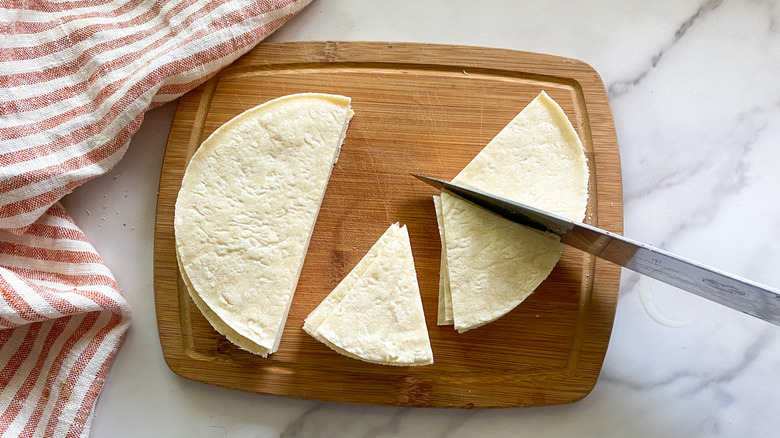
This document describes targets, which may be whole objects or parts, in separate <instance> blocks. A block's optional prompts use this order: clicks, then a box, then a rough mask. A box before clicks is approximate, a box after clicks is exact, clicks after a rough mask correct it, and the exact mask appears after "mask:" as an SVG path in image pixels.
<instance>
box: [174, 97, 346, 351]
mask: <svg viewBox="0 0 780 438" xmlns="http://www.w3.org/2000/svg"><path fill="white" fill-rule="evenodd" d="M352 114H353V112H352V110H351V109H350V99H349V98H347V97H343V96H334V95H326V94H297V95H291V96H285V97H281V98H278V99H275V100H272V101H269V102H267V103H265V104H262V105H260V106H257V107H255V108H252V109H250V110H248V111H246V112H244V113H242V114H240V115H238V116H237V117H235V118H233V119H232V120H230V121H229V122H227V123H225V124H224V125H223V126H221V127H220V128H219V129H217V130H216V131H214V133H213V134H212V135H211V136H210V137H209V138H208V139H207V140H206V141H205V142H203V144H202V145H201V146H200V148H199V149H198V151H197V152H196V153H195V154H194V155H193V157H192V160H191V161H190V163H189V165H188V167H187V170H186V172H185V174H184V178H183V180H182V185H181V190H180V192H179V195H178V198H177V201H176V213H175V220H174V229H175V233H176V251H177V257H178V260H179V266H180V271H181V275H182V279H183V280H184V282H185V284H186V286H187V289H188V291H189V293H190V296H192V299H193V301H194V302H195V304H196V305H197V306H198V308H199V309H200V310H201V312H202V313H203V315H204V316H205V317H206V319H208V321H209V322H210V323H211V325H212V326H213V327H214V328H215V329H216V330H217V331H218V332H220V333H222V334H223V335H224V336H225V337H227V338H228V339H229V340H230V341H231V342H233V343H235V344H236V345H238V346H239V347H241V348H243V349H245V350H248V351H250V352H252V353H255V354H259V355H262V356H266V355H268V354H269V353H273V352H274V351H276V350H277V348H278V347H279V342H280V339H281V335H282V331H283V328H284V324H285V321H286V320H287V314H288V311H289V309H290V303H291V302H292V297H293V293H294V291H295V288H296V286H297V283H298V277H299V275H300V272H301V267H302V265H303V261H304V258H305V256H306V251H307V249H308V246H309V239H310V238H311V234H312V231H313V229H314V224H315V221H316V219H317V214H318V212H319V208H320V204H321V202H322V198H323V195H324V193H325V188H326V186H327V184H328V180H329V178H330V173H331V170H332V168H333V165H334V164H335V162H336V160H337V158H338V154H339V149H340V146H341V143H342V141H343V140H344V136H345V134H346V129H347V124H348V123H349V120H350V119H351V117H352Z"/></svg>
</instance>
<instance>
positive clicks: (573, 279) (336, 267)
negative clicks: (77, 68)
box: [154, 42, 623, 407]
mask: <svg viewBox="0 0 780 438" xmlns="http://www.w3.org/2000/svg"><path fill="white" fill-rule="evenodd" d="M542 90H545V91H546V92H547V93H548V94H549V95H550V96H551V97H552V98H553V99H555V100H556V101H557V102H558V103H559V104H560V105H561V106H562V108H563V109H564V111H565V112H566V114H567V115H568V117H569V119H570V120H571V121H572V124H573V125H574V127H575V129H576V130H577V131H578V133H579V136H580V138H581V139H582V143H583V145H584V146H585V148H586V150H587V156H588V161H589V166H590V171H591V173H590V175H591V179H590V199H589V206H588V213H587V219H586V222H589V223H591V224H594V225H597V226H599V227H602V228H606V229H607V230H610V231H613V232H616V233H621V232H622V220H623V213H622V212H623V210H622V193H621V175H620V163H619V156H618V146H617V140H616V136H615V131H614V127H613V122H612V115H611V112H610V108H609V103H608V101H607V96H606V92H605V90H604V86H603V84H602V82H601V79H600V78H599V76H598V74H597V73H596V72H595V71H594V70H593V69H592V68H591V67H589V66H588V65H586V64H584V63H582V62H579V61H576V60H573V59H568V58H560V57H554V56H547V55H539V54H534V53H525V52H516V51H509V50H499V49H486V48H476V47H463V46H442V45H429V44H407V43H403V44H401V43H389V44H388V43H362V42H350V43H343V42H303V43H280V44H260V45H259V46H258V47H256V48H255V49H254V50H252V51H251V52H249V53H248V54H247V55H245V56H244V57H242V58H241V59H239V60H238V61H236V62H235V63H234V64H232V65H231V66H229V67H227V68H226V69H224V70H222V71H221V72H220V73H218V74H217V76H215V77H214V78H213V79H211V80H210V81H208V82H207V83H205V84H203V85H202V86H200V87H198V88H197V89H195V90H194V91H192V92H190V93H188V94H187V95H185V96H184V97H182V99H181V100H180V102H179V106H178V109H177V112H176V116H175V120H174V122H173V126H172V129H171V133H170V137H169V140H168V147H167V150H166V152H165V158H164V163H163V168H162V174H161V178H160V191H159V198H158V204H157V223H156V230H155V250H154V254H155V261H154V263H155V268H154V275H155V304H156V310H157V321H158V326H159V333H160V342H161V345H162V350H163V354H164V357H165V360H166V362H167V363H168V365H169V366H170V368H171V369H172V370H173V371H174V372H176V373H177V374H179V375H181V376H183V377H186V378H189V379H193V380H197V381H201V382H205V383H210V384H214V385H219V386H224V387H229V388H236V389H240V390H244V391H253V392H258V393H265V394H274V395H282V396H290V397H297V398H305V399H315V400H326V401H343V402H357V403H372V404H385V405H401V406H428V407H447V406H450V407H500V406H533V405H550V404H562V403H569V402H573V401H576V400H579V399H580V398H582V397H584V396H585V395H587V394H588V393H589V392H590V390H591V389H592V388H593V386H594V385H595V382H596V379H597V378H598V374H599V372H600V369H601V365H602V362H603V359H604V355H605V353H606V349H607V344H608V342H609V337H610V333H611V330H612V322H613V318H614V313H615V306H616V302H617V295H618V284H619V280H620V268H619V267H617V266H614V265H611V264H609V263H607V262H604V261H602V260H598V259H595V258H593V257H592V256H588V255H585V254H583V253H581V252H579V251H577V250H574V249H571V248H567V249H566V251H565V252H564V255H563V258H562V259H561V261H560V262H559V263H558V265H557V266H556V268H555V269H554V270H553V272H552V274H551V275H550V277H549V278H548V279H547V280H546V281H545V282H544V283H543V284H542V285H541V286H540V287H539V289H537V291H536V292H535V293H534V294H533V295H532V296H531V297H530V298H528V299H527V300H526V301H525V302H524V303H522V304H521V305H520V306H518V307H517V308H516V309H515V310H513V311H512V312H510V313H509V314H508V315H506V316H505V317H503V318H501V319H499V320H498V321H496V322H494V323H491V324H488V325H486V326H483V327H480V328H478V329H475V330H471V331H469V332H467V333H464V334H458V333H457V332H455V330H453V328H452V326H437V325H436V311H437V297H438V279H439V260H440V257H439V255H440V242H439V235H438V230H437V226H436V215H435V212H434V208H433V202H432V201H431V196H432V195H433V194H434V193H435V191H434V189H432V188H430V187H428V186H426V185H425V184H423V183H421V182H419V181H417V180H416V179H415V178H413V177H411V176H409V173H410V172H417V173H423V174H427V175H432V176H438V177H442V178H446V179H451V178H452V177H454V176H455V175H456V174H457V173H458V172H459V171H460V169H462V168H463V167H464V166H465V165H466V164H467V163H468V162H469V161H470V160H471V159H472V158H473V157H474V156H475V155H476V154H477V153H478V152H479V151H480V150H481V149H482V147H484V146H485V145H486V144H487V143H488V141H490V139H492V138H493V136H495V134H497V133H498V132H499V131H500V130H501V128H503V127H504V126H505V125H506V124H507V123H508V122H509V121H510V120H512V118H513V117H514V116H515V115H517V113H518V112H520V110H522V109H523V107H525V105H526V104H528V103H529V102H530V101H531V100H532V99H533V98H534V97H535V96H536V95H537V94H538V93H539V92H540V91H542ZM298 92H321V93H333V94H343V95H345V96H350V97H351V98H352V107H353V109H354V111H355V116H354V118H353V119H352V122H351V123H350V126H349V130H348V131H347V137H346V140H345V142H344V145H343V147H342V151H341V155H340V158H339V161H338V163H337V164H336V166H335V168H334V170H333V174H332V177H331V180H330V184H329V185H328V188H327V191H326V193H325V198H324V200H323V204H322V208H321V211H320V214H319V217H318V219H317V223H316V225H315V229H314V234H313V236H312V240H311V244H310V247H309V252H308V254H307V257H306V261H305V264H304V266H303V271H302V274H301V277H300V281H299V283H298V288H297V291H296V293H295V297H294V298H293V303H292V309H291V310H290V314H289V317H288V320H287V325H286V327H285V331H284V335H283V338H282V342H281V345H280V347H279V351H278V352H276V353H274V354H272V355H271V356H269V357H268V358H265V359H264V358H262V357H259V356H254V355H252V354H250V353H247V352H245V351H242V350H240V349H238V348H237V347H235V346H233V345H232V344H231V343H230V342H228V341H227V340H226V339H225V338H223V337H222V336H221V335H219V334H218V333H217V332H216V331H215V330H214V329H212V327H211V326H210V325H209V324H208V322H207V321H206V320H205V318H203V316H202V315H201V314H200V312H199V311H198V309H197V308H196V307H195V305H194V303H193V302H192V301H191V299H190V297H189V296H188V294H187V291H186V289H185V286H184V284H183V283H182V280H181V278H180V277H179V273H178V269H177V264H176V256H175V247H174V234H173V215H174V203H175V201H176V195H177V192H178V189H179V187H180V184H181V179H182V175H183V173H184V170H185V167H186V165H187V163H188V161H189V158H190V157H191V156H192V154H193V153H194V151H195V150H196V149H197V147H198V145H200V143H201V142H202V141H203V140H204V139H205V138H206V137H208V136H209V135H210V134H211V133H212V132H213V131H214V130H215V129H216V128H217V127H219V126H220V125H222V124H223V123H225V122H227V121H228V120H229V119H231V118H232V117H234V116H236V115H237V114H239V113H241V112H242V111H244V110H246V109H248V108H251V107H253V106H255V105H258V104H261V103H263V102H266V101H268V100H270V99H273V98H276V97H279V96H282V95H286V94H292V93H298ZM396 221H400V222H402V223H405V224H407V225H408V228H409V232H410V236H411V241H412V250H413V253H414V257H415V263H416V268H417V274H418V280H419V283H420V291H421V294H422V299H423V306H424V308H425V316H426V319H427V321H428V329H429V333H430V338H431V345H432V347H433V353H434V362H435V363H434V364H433V365H430V366H423V367H389V366H381V365H374V364H368V363H364V362H361V361H357V360H353V359H349V358H346V357H344V356H341V355H339V354H337V353H335V352H334V351H332V350H330V349H329V348H328V347H326V346H325V345H323V344H320V343H319V342H317V341H316V340H314V339H313V338H311V337H309V336H308V335H307V334H306V333H305V332H304V331H303V330H302V329H301V326H302V325H303V320H304V318H305V317H306V316H307V315H308V314H309V313H310V312H311V311H312V310H313V309H314V308H315V307H316V306H317V304H318V303H319V302H320V301H321V300H322V299H323V298H324V297H325V296H326V295H327V294H328V293H329V292H330V291H331V290H332V289H333V287H334V286H335V285H336V284H337V283H338V282H339V281H340V280H341V279H342V278H343V277H344V276H345V275H346V274H347V273H348V272H349V271H350V270H351V269H352V267H353V266H354V265H355V264H356V263H357V262H358V261H359V260H360V259H361V258H362V257H363V255H364V254H365V253H366V252H367V251H368V249H369V248H370V247H371V245H372V244H373V243H374V242H375V241H376V239H377V238H378V237H379V236H380V235H381V234H382V233H383V232H384V230H385V229H386V228H387V227H388V226H389V225H390V224H391V223H393V222H396Z"/></svg>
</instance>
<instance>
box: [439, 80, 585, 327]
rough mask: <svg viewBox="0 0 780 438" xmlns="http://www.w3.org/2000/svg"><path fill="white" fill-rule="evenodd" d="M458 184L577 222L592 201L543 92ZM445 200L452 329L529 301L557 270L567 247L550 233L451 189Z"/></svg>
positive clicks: (577, 146)
mask: <svg viewBox="0 0 780 438" xmlns="http://www.w3.org/2000/svg"><path fill="white" fill-rule="evenodd" d="M453 181H455V182H459V183H462V184H465V185H468V186H471V187H475V188H477V189H480V190H484V191H486V192H490V193H493V194H496V195H498V196H502V197H504V198H508V199H511V200H514V201H518V202H521V203H524V204H529V205H532V206H535V207H538V208H541V209H544V210H547V211H551V212H553V213H557V214H560V215H562V216H565V217H568V218H570V219H573V220H577V221H580V220H582V219H583V218H584V215H585V208H586V206H587V202H588V167H587V160H586V157H585V153H584V150H583V147H582V144H581V143H580V140H579V137H578V136H577V133H576V132H575V131H574V128H573V127H572V125H571V123H570V122H569V120H568V118H567V117H566V115H565V114H564V112H563V110H561V108H560V106H558V104H557V103H555V101H553V100H552V99H551V98H550V97H549V96H548V95H547V94H546V93H545V92H542V93H540V94H539V96H537V97H536V99H534V100H533V101H532V102H531V103H530V104H528V106H527V107H526V108H525V109H523V110H522V111H521V112H520V114H518V115H517V116H516V117H515V118H514V119H513V120H512V121H511V122H510V123H509V124H508V125H507V126H506V127H504V129H502V130H501V132H499V133H498V135H496V137H495V138H493V140H491V141H490V143H488V145H487V146H485V148H484V149H483V150H482V151H481V152H480V153H479V154H478V155H477V156H476V157H475V158H474V159H473V160H472V161H471V163H469V164H468V165H467V166H466V167H465V168H464V169H463V170H462V171H461V172H460V173H459V174H458V175H457V176H456V177H455V178H454V179H453ZM441 202H442V209H443V212H444V229H445V230H446V232H445V241H446V242H445V243H446V245H445V246H446V252H447V269H448V273H449V286H450V291H451V297H452V308H453V319H454V325H455V328H456V329H457V330H458V331H460V332H463V331H466V330H470V329H473V328H475V327H479V326H481V325H484V324H486V323H488V322H491V321H494V320H495V319H497V318H499V317H501V316H502V315H504V314H506V313H507V312H509V311H510V310H512V309H513V308H514V307H515V306H516V305H517V304H519V303H520V302H522V301H523V300H524V299H525V298H526V297H528V296H529V295H530V294H531V293H532V292H533V291H534V290H535V289H536V287H537V286H538V285H539V284H540V283H541V282H542V281H543V280H544V279H545V278H546V277H547V275H549V273H550V272H551V271H552V269H553V267H554V266H555V264H556V263H557V261H558V259H559V258H560V254H561V251H562V246H561V244H560V243H559V242H558V238H557V237H556V236H553V235H552V234H547V235H545V234H540V233H539V232H537V231H534V230H531V229H527V228H524V227H520V226H515V225H514V224H510V222H509V221H507V220H506V219H503V218H501V217H499V216H497V215H493V214H487V213H486V212H485V211H484V210H483V209H481V208H480V207H477V206H475V205H474V204H471V203H469V202H467V201H464V200H463V199H460V198H458V197H456V196H454V195H452V194H450V193H449V192H447V191H443V192H442V198H441ZM475 224H479V226H478V227H477V226H475ZM531 259H533V260H531Z"/></svg>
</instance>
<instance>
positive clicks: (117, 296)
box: [0, 0, 311, 437]
mask: <svg viewBox="0 0 780 438" xmlns="http://www.w3.org/2000/svg"><path fill="white" fill-rule="evenodd" d="M310 1H311V0H299V1H294V0H276V1H273V0H267V1H249V0H214V1H205V0H200V1H199V0H189V1H188V0H170V1H161V0H117V1H112V2H96V1H93V0H68V1H50V0H32V1H31V0H5V1H2V2H0V291H1V292H2V293H0V436H2V437H17V436H23V437H27V436H31V437H32V436H35V437H37V436H42V437H60V436H87V435H88V434H89V426H90V422H91V418H92V416H91V413H92V410H93V408H94V404H95V401H96V399H97V396H98V394H99V393H100V389H101V388H102V385H103V382H104V381H105V378H106V376H107V373H108V369H109V367H110V364H111V361H112V359H113V356H114V354H115V353H116V350H117V348H118V347H119V344H120V343H121V341H122V338H123V336H124V333H125V331H126V330H127V327H128V326H129V324H130V309H129V307H128V305H127V301H126V300H125V299H124V297H123V296H122V294H121V292H120V290H119V287H118V286H117V284H116V282H115V281H114V278H113V276H112V275H111V272H110V271H109V270H108V268H107V267H106V265H105V264H104V263H103V261H102V260H101V258H100V256H99V255H98V254H97V252H96V251H95V249H94V248H93V247H92V245H90V244H89V242H88V241H87V239H86V237H85V236H84V234H83V233H82V232H81V230H79V228H78V227H77V226H76V225H75V224H74V223H73V221H72V220H71V218H70V217H69V216H68V214H67V212H66V211H65V210H64V209H63V208H62V207H61V206H60V204H59V203H58V201H59V199H60V198H61V197H62V196H63V195H65V194H67V193H69V192H70V191H72V190H73V189H74V188H75V187H77V186H78V185H80V184H82V183H83V182H85V181H87V180H89V179H91V178H94V177H96V176H99V175H101V174H104V173H105V172H107V171H108V170H109V169H111V168H112V167H113V166H114V165H115V164H116V163H117V162H118V161H119V159H120V158H121V157H122V155H123V154H124V152H125V150H126V149H127V146H128V144H129V141H130V137H131V136H132V135H133V133H135V131H136V130H137V129H138V127H139V125H140V124H141V121H142V120H143V116H144V112H145V111H146V110H148V109H150V108H153V107H155V106H158V105H160V104H162V103H165V102H168V101H170V100H173V99H175V98H177V97H179V96H181V95H182V94H184V93H185V92H187V91H189V90H190V89H192V88H194V87H196V86H197V85H199V84H200V83H202V82H203V81H205V80H207V79H208V78H209V77H211V76H213V75H214V74H215V73H216V72H217V71H218V70H219V69H220V68H222V67H223V66H225V65H227V64H229V63H231V62H232V61H233V60H235V59H236V58H238V57H239V56H240V55H242V54H244V53H245V52H247V51H248V50H249V49H251V48H252V47H253V46H254V45H255V44H257V43H258V42H259V41H260V40H262V39H263V38H264V37H266V36H267V35H269V34H270V33H271V32H273V31H274V30H276V29H277V28H278V27H279V26H281V25H282V24H283V23H284V22H286V21H287V20H288V19H289V18H291V17H292V16H293V15H295V14H296V13H297V12H299V11H300V10H301V9H302V8H303V7H304V6H306V4H308V3H309V2H310Z"/></svg>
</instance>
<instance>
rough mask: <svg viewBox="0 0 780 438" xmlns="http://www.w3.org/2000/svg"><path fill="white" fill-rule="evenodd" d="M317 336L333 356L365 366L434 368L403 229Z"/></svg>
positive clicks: (409, 249)
mask: <svg viewBox="0 0 780 438" xmlns="http://www.w3.org/2000/svg"><path fill="white" fill-rule="evenodd" d="M317 334H318V335H319V337H320V338H322V339H323V341H324V343H325V344H326V345H328V346H329V347H331V348H333V349H334V350H336V351H338V352H340V353H343V354H346V355H348V356H350V357H353V358H358V359H361V360H364V361H366V362H371V363H377V364H382V365H399V366H402V365H428V364H431V363H433V351H432V350H431V343H430V340H429V338H428V327H427V325H426V323H425V313H424V312H423V306H422V300H421V298H420V289H419V286H418V284H417V273H416V271H415V268H414V259H413V257H412V247H411V244H410V242H409V232H408V230H407V229H406V226H402V227H401V229H400V231H399V232H398V233H396V238H395V239H392V240H390V241H388V242H387V243H386V245H385V246H384V247H383V248H382V250H381V251H380V252H379V254H378V255H377V257H376V259H374V261H373V263H371V265H370V266H369V268H368V269H367V270H366V271H365V272H364V273H363V275H362V276H360V279H359V280H358V281H357V282H356V283H355V285H354V286H353V288H352V289H351V290H350V291H349V292H348V293H347V294H346V296H345V297H344V298H343V299H342V300H341V302H340V303H339V304H338V306H337V307H336V308H335V309H334V310H333V312H332V313H331V314H330V315H329V316H328V317H327V318H326V319H325V321H323V322H322V324H320V326H319V328H318V329H317Z"/></svg>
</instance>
